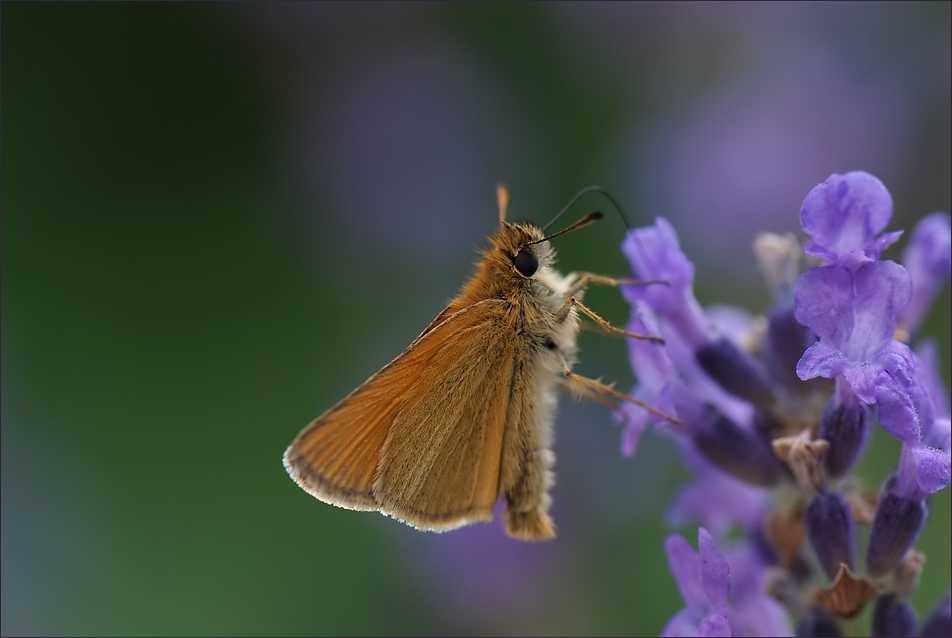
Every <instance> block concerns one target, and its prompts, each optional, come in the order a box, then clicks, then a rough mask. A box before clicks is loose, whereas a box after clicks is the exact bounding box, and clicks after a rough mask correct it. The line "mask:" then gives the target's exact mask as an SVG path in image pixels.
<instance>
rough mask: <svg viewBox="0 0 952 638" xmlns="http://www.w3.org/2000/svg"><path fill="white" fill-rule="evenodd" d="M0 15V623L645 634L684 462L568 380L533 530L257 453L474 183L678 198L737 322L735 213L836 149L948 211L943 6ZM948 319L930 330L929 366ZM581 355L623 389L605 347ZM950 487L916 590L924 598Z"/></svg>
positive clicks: (552, 204) (764, 218) (412, 312)
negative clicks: (422, 516)
mask: <svg viewBox="0 0 952 638" xmlns="http://www.w3.org/2000/svg"><path fill="white" fill-rule="evenodd" d="M0 11H2V17H0V24H2V159H3V166H2V169H3V173H2V178H3V182H2V203H3V220H2V224H3V226H2V230H3V243H2V291H3V304H2V325H3V339H2V455H3V456H2V472H3V473H2V489H3V492H2V507H3V510H2V524H3V529H2V608H3V612H2V632H3V634H5V635H6V634H76V633H85V634H302V633H306V634H406V633H412V634H513V633H532V634H657V633H658V632H660V631H661V629H662V627H663V626H664V623H665V621H666V620H667V619H668V618H669V617H670V616H671V615H672V614H673V613H674V612H675V611H676V610H677V609H679V608H680V607H681V602H680V599H679V597H678V594H677V590H676V588H675V585H674V582H673V580H672V578H671V576H670V575H669V573H668V570H667V565H666V561H665V557H664V553H663V539H664V537H665V535H666V534H668V533H670V531H671V530H670V528H669V527H668V526H667V525H666V524H665V522H664V511H665V508H666V505H667V503H669V502H670V500H671V498H672V495H673V494H674V493H675V492H676V490H677V488H678V486H679V485H682V484H683V483H684V482H685V481H686V480H687V478H688V474H687V472H686V471H685V470H683V469H682V468H681V466H680V462H679V461H678V460H677V458H676V456H675V455H674V453H673V452H672V450H671V447H670V445H669V444H668V442H667V441H665V440H664V439H663V438H662V437H659V436H653V435H651V434H649V435H647V436H646V437H645V439H644V440H643V443H642V446H641V448H640V449H639V451H638V454H637V455H636V456H635V458H633V459H623V458H622V457H621V454H620V452H619V426H618V425H617V424H616V423H615V422H614V420H613V419H612V415H611V414H610V412H609V411H608V410H607V408H605V407H604V406H600V405H597V404H596V405H589V404H573V403H572V402H570V401H567V400H563V402H562V408H561V410H560V413H559V417H558V419H557V442H556V446H555V451H556V454H557V457H558V462H557V465H556V471H557V476H558V480H557V484H556V487H555V489H554V492H553V496H554V501H555V505H554V508H553V515H554V517H555V520H556V523H557V524H558V526H559V538H558V540H556V541H555V542H554V543H551V544H546V545H541V546H539V545H532V546H530V545H523V544H520V543H518V542H517V541H513V540H510V539H508V538H506V537H505V535H504V533H503V531H502V529H501V524H500V522H499V520H498V518H497V520H496V521H494V522H493V523H492V524H491V525H481V526H475V527H473V528H467V529H464V530H460V531H457V532H453V533H451V534H444V535H439V536H437V535H432V534H420V533H418V532H416V531H414V530H412V529H410V528H408V527H405V526H403V525H401V524H399V523H396V522H394V521H392V520H390V519H386V518H384V517H382V516H378V515H373V514H366V513H356V512H349V511H345V510H341V509H338V508H334V507H330V506H327V505H324V504H321V503H319V502H317V501H315V500H314V499H312V498H311V497H310V496H308V495H307V494H305V493H304V492H303V491H302V490H300V489H298V488H297V487H296V486H295V485H294V484H293V483H292V482H291V481H290V479H288V477H287V476H286V474H285V472H284V469H283V468H282V466H281V460H280V459H281V453H282V451H283V450H284V448H285V446H286V445H287V444H288V443H289V442H290V441H291V439H292V438H293V437H294V436H295V435H296V434H297V432H298V431H299V429H300V428H301V427H303V426H304V425H306V424H307V423H308V422H309V421H310V420H311V419H312V418H313V417H315V416H316V415H318V414H319V413H321V412H322V411H323V410H325V409H326V408H327V407H329V406H330V405H332V404H333V403H334V402H335V401H337V400H338V399H340V398H341V397H343V396H344V395H345V394H346V393H347V392H348V391H350V390H351V389H352V388H353V387H355V386H356V385H357V384H359V383H360V382H362V381H363V380H364V379H365V378H366V377H367V376H369V375H370V374H371V373H373V372H374V371H376V370H377V369H378V368H379V367H381V366H382V365H383V364H385V363H386V362H387V361H389V360H390V359H391V358H392V357H394V356H395V355H396V354H398V353H399V352H400V351H401V350H402V349H403V347H405V346H406V345H407V344H408V343H409V342H410V341H411V340H412V339H413V338H414V337H415V336H416V335H417V334H418V333H419V331H420V330H422V329H423V327H425V326H426V325H427V323H428V322H429V321H430V320H431V319H432V318H433V317H434V316H435V315H436V314H437V313H438V312H439V311H440V310H441V309H442V307H443V305H444V303H445V301H446V300H447V299H448V298H449V297H450V296H452V295H453V294H455V292H456V290H457V287H458V286H459V285H460V284H461V283H462V281H463V279H464V278H465V277H466V276H467V274H468V273H469V271H470V269H471V264H472V262H473V261H474V260H475V258H476V254H475V252H474V249H476V248H478V247H480V246H482V245H483V236H484V235H485V234H487V233H490V232H492V231H493V229H494V227H495V225H496V223H497V217H496V209H495V193H494V185H495V183H496V182H497V181H504V182H506V183H507V184H508V186H509V187H510V190H511V193H512V203H511V207H510V217H512V218H520V217H521V218H528V219H531V220H534V221H536V222H545V221H547V220H548V219H549V218H550V217H551V216H552V215H553V214H554V213H555V212H556V211H557V210H558V209H559V208H561V206H562V205H563V204H564V203H565V202H567V201H568V199H569V198H570V197H571V196H572V195H573V194H574V193H575V192H576V191H577V190H579V189H580V188H582V187H584V186H586V185H589V184H593V183H597V184H600V185H602V186H604V187H606V188H608V189H609V190H610V191H612V192H613V193H614V194H615V195H616V197H617V198H619V199H620V201H621V202H622V203H623V205H624V206H625V208H626V209H627V214H628V216H629V217H630V219H631V223H632V224H633V225H641V224H646V223H649V222H650V221H651V220H652V219H653V217H654V216H655V215H665V216H667V217H669V219H671V220H672V222H673V223H674V225H675V227H676V228H677V229H678V232H679V233H680V235H681V239H682V245H683V247H684V248H685V251H686V252H687V253H688V255H689V256H690V257H691V258H692V259H694V260H695V263H696V264H697V266H698V275H697V293H698V296H699V298H700V299H701V301H702V303H713V302H728V303H736V304H740V305H743V306H745V307H746V308H748V309H749V310H751V311H752V312H762V311H763V310H764V309H765V308H766V307H767V305H768V304H769V297H768V293H767V290H766V287H765V286H764V285H763V284H762V283H761V282H760V278H759V276H758V274H757V272H756V267H755V262H754V260H753V256H752V254H751V251H750V244H751V241H752V239H753V237H754V234H755V233H756V232H757V231H759V230H773V231H782V230H787V229H790V230H796V229H797V228H798V218H797V213H798V211H799V207H800V204H801V202H802V200H803V198H804V196H805V195H806V194H807V192H809V190H810V189H811V188H812V187H813V186H814V185H816V184H817V183H819V182H821V181H823V180H825V179H826V177H827V176H828V175H829V174H830V173H832V172H846V171H849V170H857V169H863V170H867V171H869V172H871V173H873V174H875V175H877V176H878V177H879V178H881V179H882V180H883V181H884V183H885V184H886V185H887V187H888V188H889V189H890V191H891V192H892V194H893V197H894V201H895V217H894V220H893V223H892V224H891V225H890V228H891V229H896V228H906V229H907V230H908V229H911V227H912V225H913V224H914V223H915V221H916V220H918V219H919V218H920V217H922V216H923V215H925V214H927V213H929V212H931V211H933V210H946V211H948V210H949V208H950V172H952V168H950V136H952V133H950V116H949V113H950V5H949V4H948V3H932V4H919V3H912V2H903V3H896V4H891V3H871V4H855V3H851V4H825V3H824V4H800V3H797V4H782V3H770V4H764V5H758V4H737V5H735V4H713V3H702V4H676V3H658V4H637V5H622V4H597V3H593V4H584V5H572V4H539V3H532V4H492V3H490V4H482V3H480V4H429V3H428V4H390V3H388V4H375V3H355V4H350V3H343V4H329V3H328V4H324V3H319V4H305V3H290V4H279V3H269V4H238V5H236V4H172V3H170V4H164V3H163V4H146V3H141V4H139V3H137V4H119V3H116V4H113V3H108V4H97V3H83V4H68V3H63V4H61V3H55V4H43V3H22V4H21V3H9V2H5V3H3V5H2V8H0ZM592 208H601V209H603V210H606V212H610V211H609V209H608V208H606V202H605V201H604V200H600V199H599V196H597V195H592V196H590V199H587V200H584V201H583V202H582V203H581V204H580V205H579V206H578V208H577V213H576V216H578V215H581V214H582V213H583V212H586V211H587V210H591V209H592ZM570 217H571V216H570ZM623 233H624V226H623V224H622V223H621V221H620V220H619V219H617V218H615V217H613V216H609V217H608V218H607V220H606V221H604V222H602V223H600V224H596V225H595V226H594V227H592V228H590V229H587V230H585V231H582V232H579V233H576V234H573V235H572V236H571V237H567V238H564V239H563V240H559V243H558V244H557V249H558V250H559V253H560V258H561V264H562V265H563V267H564V268H565V269H566V270H571V269H578V270H589V271H594V272H602V273H607V274H621V273H623V272H625V270H626V267H625V262H624V259H623V258H622V256H621V254H620V252H619V251H618V250H616V247H617V246H618V245H619V243H620V241H621V239H622V236H623ZM899 254H900V253H899V251H898V250H896V249H893V250H892V251H891V253H890V254H889V256H890V257H893V258H898V256H899ZM587 301H588V302H589V305H590V306H592V307H593V308H595V309H596V310H597V311H598V312H600V313H602V315H603V316H605V317H606V318H608V319H609V320H610V321H612V322H614V323H616V324H622V325H623V324H624V323H625V321H626V320H627V309H626V306H625V304H624V303H623V302H622V300H621V299H620V296H619V295H618V294H617V292H615V291H612V290H592V291H591V293H590V294H589V296H588V297H587ZM948 308H949V293H948V288H946V291H945V292H944V293H943V296H942V297H941V298H940V299H939V301H938V302H937V305H936V309H935V310H934V312H933V315H932V316H931V317H930V319H929V323H928V324H927V325H926V327H925V329H924V330H923V332H924V334H926V335H931V336H933V337H935V338H936V339H938V341H939V343H940V355H941V361H942V372H943V375H944V377H945V379H946V382H947V383H948V381H949V365H950V363H949V361H950V357H949V352H950V346H949V340H950V335H949V333H950V329H949V326H950V318H949V310H948ZM581 348H582V363H581V364H580V365H579V366H578V368H577V369H578V370H579V371H580V372H581V373H583V374H587V375H590V376H600V375H604V376H605V377H606V378H607V379H615V380H618V381H619V383H620V387H623V388H626V389H627V388H628V387H630V386H631V384H632V383H633V382H634V379H633V378H632V375H631V372H630V370H629V368H628V363H627V351H626V347H625V345H624V344H623V342H621V341H620V340H613V339H607V338H604V337H600V336H597V335H592V334H583V335H582V336H581ZM881 434H882V433H881V432H877V435H878V436H877V438H876V441H875V442H874V446H873V449H872V450H871V452H870V454H869V455H868V456H867V458H866V459H865V461H864V464H863V467H862V475H863V478H864V480H865V481H866V482H867V485H868V486H869V487H871V488H873V489H875V488H876V487H877V486H878V485H879V483H880V482H881V481H882V479H883V477H884V476H886V474H887V473H888V472H889V471H891V468H892V467H893V466H894V463H895V459H896V454H897V447H896V446H895V445H894V442H893V441H891V440H889V439H888V437H885V436H881ZM949 494H950V490H949V489H946V490H944V491H942V492H941V493H940V494H938V495H937V497H936V498H935V499H934V500H933V501H932V504H931V508H932V510H931V519H930V521H929V525H928V527H927V529H926V531H925V533H924V534H923V536H922V540H921V542H920V543H919V547H920V549H922V550H923V551H925V553H926V555H927V563H926V568H925V572H924V574H923V578H922V583H921V586H920V590H919V592H918V593H917V594H916V596H915V598H914V599H913V602H914V604H915V605H916V607H917V608H918V609H919V610H920V613H922V612H924V611H925V610H927V609H928V608H930V607H931V606H932V604H933V603H934V602H935V601H936V600H937V599H938V598H939V596H940V595H942V594H943V593H944V592H945V590H946V589H947V588H948V586H949V578H950V558H949V538H950V507H949ZM680 531H682V532H683V533H685V535H686V536H687V537H688V538H689V540H690V541H691V542H692V544H693V543H694V542H695V541H696V530H694V529H687V528H686V529H682V530H680Z"/></svg>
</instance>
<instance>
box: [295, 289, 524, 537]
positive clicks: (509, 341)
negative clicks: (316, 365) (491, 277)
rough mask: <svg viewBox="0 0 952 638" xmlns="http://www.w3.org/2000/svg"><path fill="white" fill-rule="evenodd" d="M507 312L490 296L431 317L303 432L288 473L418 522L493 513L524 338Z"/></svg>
mask: <svg viewBox="0 0 952 638" xmlns="http://www.w3.org/2000/svg"><path fill="white" fill-rule="evenodd" d="M441 316H442V315H441ZM438 319H439V318H438ZM505 322H506V312H505V302H503V301H501V300H496V299H491V300H485V301H481V302H478V303H476V304H473V305H471V306H469V307H466V308H464V309H463V310H460V311H458V312H456V313H453V314H451V315H450V316H449V317H447V318H445V319H444V320H443V321H442V322H439V323H438V325H435V326H434V325H433V324H431V325H430V327H428V328H427V330H426V331H425V332H424V333H423V334H422V335H421V336H420V337H419V338H417V340H416V341H414V342H413V343H412V344H411V345H410V346H409V347H408V348H407V349H406V350H405V351H404V352H403V353H402V354H401V355H400V356H399V357H397V358H396V359H394V361H392V362H391V363H390V364H388V365H387V366H386V367H384V368H383V369H382V370H381V371H380V372H378V373H377V374H375V375H374V376H372V377H371V378H370V379H368V380H367V382H365V383H364V384H363V385H361V386H360V387H359V388H357V389H356V390H354V391H353V392H352V393H351V394H350V395H349V396H348V397H347V398H345V399H344V400H343V401H341V402H340V403H338V404H337V405H336V406H334V407H333V408H331V409H330V410H328V411H327V412H326V413H325V414H323V415H322V416H320V417H318V418H317V419H315V421H314V422H313V423H311V424H310V425H309V426H308V427H307V428H305V429H304V431H303V432H301V434H300V435H299V436H298V438H297V439H296V440H295V441H294V443H292V444H291V446H290V447H289V448H288V450H287V451H286V452H285V456H284V461H285V467H286V468H287V470H288V473H289V474H290V475H291V476H292V478H294V480H295V481H296V482H297V483H298V484H299V485H300V486H301V487H302V488H304V489H305V490H306V491H307V492H309V493H310V494H312V495H313V496H315V497H317V498H319V499H320V500H322V501H325V502H328V503H332V504H334V505H339V506H342V507H346V508H349V509H360V510H378V509H379V510H381V511H383V512H384V513H387V514H390V515H393V516H395V517H396V518H399V519H401V520H404V521H406V522H408V523H410V524H412V525H415V526H418V527H421V528H426V529H449V528H452V527H457V526H459V525H464V524H466V523H467V522H471V521H473V520H482V519H489V518H492V508H493V505H494V503H495V501H496V498H497V496H498V487H499V463H500V458H501V455H502V439H503V433H504V430H505V426H506V413H507V410H508V405H509V400H508V397H509V389H510V387H511V383H512V375H513V360H514V353H515V348H516V347H517V345H518V343H517V342H516V341H514V339H515V336H514V334H513V333H512V331H511V329H508V328H507V326H506V324H505ZM434 324H437V322H436V321H434ZM507 366H508V367H507Z"/></svg>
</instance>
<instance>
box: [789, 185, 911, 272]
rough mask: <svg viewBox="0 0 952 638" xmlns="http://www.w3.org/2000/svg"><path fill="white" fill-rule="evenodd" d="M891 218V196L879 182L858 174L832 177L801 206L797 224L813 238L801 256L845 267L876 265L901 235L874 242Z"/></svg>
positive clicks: (884, 236)
mask: <svg viewBox="0 0 952 638" xmlns="http://www.w3.org/2000/svg"><path fill="white" fill-rule="evenodd" d="M891 218H892V196H891V195H890V194H889V191H888V190H886V187H885V186H883V183H882V182H881V181H879V180H878V179H876V178H875V177H873V176H872V175H870V174H869V173H865V172H862V171H854V172H852V173H847V174H846V175H838V174H836V173H834V174H832V175H830V177H829V178H827V180H826V181H825V182H823V183H822V184H820V185H819V186H817V187H816V188H814V189H813V190H812V191H810V194H809V195H807V197H806V199H805V200H803V207H802V208H801V209H800V222H801V224H802V225H803V230H804V231H806V233H807V234H808V235H810V236H811V237H812V238H813V241H811V242H810V243H808V244H807V245H806V246H804V248H803V250H804V252H806V254H808V255H813V256H814V257H820V258H822V259H825V260H826V261H827V262H829V263H831V264H837V263H839V264H843V265H844V266H847V267H856V266H859V265H862V264H864V263H867V262H869V261H875V260H877V259H879V255H880V254H881V253H882V251H883V250H884V249H885V248H887V247H889V246H890V245H892V244H893V243H895V241H896V240H897V239H899V236H900V235H901V234H902V231H897V232H893V233H889V234H886V235H883V236H881V237H877V235H879V233H881V232H882V231H883V229H885V228H886V225H887V224H888V223H889V220H890V219H891Z"/></svg>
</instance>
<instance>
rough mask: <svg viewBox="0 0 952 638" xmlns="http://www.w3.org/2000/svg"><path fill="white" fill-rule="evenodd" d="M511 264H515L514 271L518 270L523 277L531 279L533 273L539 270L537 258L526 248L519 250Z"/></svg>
mask: <svg viewBox="0 0 952 638" xmlns="http://www.w3.org/2000/svg"><path fill="white" fill-rule="evenodd" d="M512 263H513V264H515V266H516V270H518V271H519V273H520V274H521V275H522V276H523V277H531V276H532V275H534V274H535V271H536V270H538V269H539V258H538V257H536V256H535V253H534V252H532V251H531V250H529V249H527V248H523V249H522V250H520V251H519V254H518V255H516V258H515V259H513V260H512Z"/></svg>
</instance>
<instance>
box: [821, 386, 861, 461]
mask: <svg viewBox="0 0 952 638" xmlns="http://www.w3.org/2000/svg"><path fill="white" fill-rule="evenodd" d="M868 432H869V407H868V406H867V405H865V404H863V403H860V402H858V401H857V402H856V403H855V405H852V406H850V405H844V404H842V403H840V401H839V400H838V399H837V397H836V396H834V397H833V398H831V399H830V402H829V403H828V404H827V406H826V409H825V410H824V411H823V416H822V417H820V428H819V431H818V432H817V438H820V439H825V440H827V441H829V442H830V448H829V449H828V450H827V452H826V456H825V457H824V458H823V464H824V466H825V467H826V471H827V473H828V474H829V476H830V477H832V478H838V477H840V476H843V475H844V474H846V472H848V471H849V470H850V468H852V467H853V464H854V463H855V462H856V460H857V459H858V458H859V457H860V454H861V452H862V451H863V448H864V446H865V444H866V439H867V436H866V435H867V433H868Z"/></svg>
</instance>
